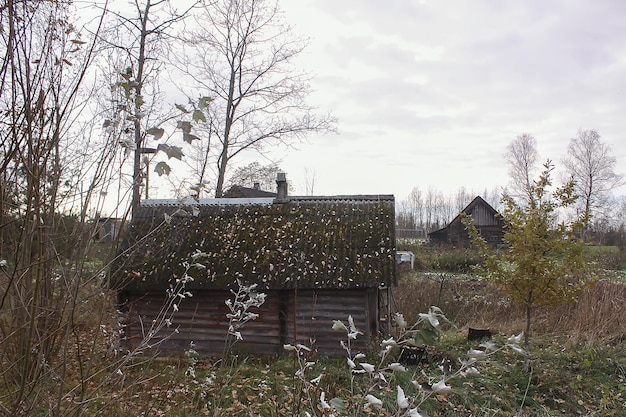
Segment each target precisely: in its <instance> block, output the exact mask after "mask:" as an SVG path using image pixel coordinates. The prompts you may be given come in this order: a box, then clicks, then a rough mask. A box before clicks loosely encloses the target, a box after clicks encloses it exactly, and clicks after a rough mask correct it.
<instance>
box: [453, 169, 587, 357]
mask: <svg viewBox="0 0 626 417" xmlns="http://www.w3.org/2000/svg"><path fill="white" fill-rule="evenodd" d="M553 169H554V166H553V165H552V163H551V162H550V161H547V162H546V163H545V164H544V170H543V172H542V173H541V175H540V176H539V179H538V180H536V181H534V182H533V184H532V185H531V186H530V190H529V191H530V192H529V193H528V198H527V199H526V201H525V202H524V204H519V203H517V202H516V201H515V200H514V199H513V198H512V197H511V196H509V195H507V194H504V195H503V197H502V203H503V206H504V209H503V212H502V213H501V216H502V217H503V219H504V222H505V234H504V243H505V244H506V246H507V248H506V249H502V250H497V251H491V250H490V249H489V247H488V245H487V243H486V242H485V241H484V240H483V239H482V238H481V237H480V234H479V232H478V230H477V229H476V227H475V226H474V224H473V223H472V220H471V219H472V218H471V217H469V216H466V217H464V220H463V221H464V224H465V225H466V226H467V229H468V233H469V235H470V237H471V238H472V241H473V242H474V243H475V244H476V245H477V246H478V247H479V249H480V250H481V252H482V254H483V256H484V259H485V262H484V264H483V265H482V266H481V267H479V269H478V272H479V273H480V275H482V276H484V277H485V278H486V279H487V280H488V281H489V282H491V283H493V284H495V285H496V286H498V287H499V288H501V289H502V290H504V291H505V292H506V293H507V294H508V295H509V296H510V297H511V300H512V301H513V302H514V303H515V304H517V305H521V306H522V307H524V309H525V314H526V330H525V333H524V344H525V349H526V352H528V351H529V338H530V333H531V319H532V312H533V309H534V308H535V307H538V306H555V305H558V304H561V303H564V302H568V301H571V300H573V299H575V297H576V296H577V295H578V294H579V293H580V292H581V291H582V290H583V289H585V288H587V287H588V286H590V285H591V284H592V283H593V281H594V280H595V275H594V274H593V272H592V271H591V270H590V268H589V266H588V265H589V264H588V262H587V260H586V256H585V247H584V242H583V240H582V239H581V238H580V235H581V231H582V227H583V225H584V223H585V220H586V219H585V218H584V216H581V217H579V218H577V219H575V220H573V221H563V220H559V213H560V211H561V209H562V208H567V207H569V206H571V205H572V204H574V203H575V202H576V199H577V196H576V195H575V194H574V185H575V184H574V181H573V180H570V181H568V182H567V183H566V184H565V185H563V186H562V187H559V188H557V189H555V190H554V191H552V192H550V191H549V188H550V187H551V186H552V180H551V178H550V175H551V173H552V171H553ZM527 365H528V363H527Z"/></svg>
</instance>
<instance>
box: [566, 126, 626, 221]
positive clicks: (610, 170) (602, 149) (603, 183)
mask: <svg viewBox="0 0 626 417" xmlns="http://www.w3.org/2000/svg"><path fill="white" fill-rule="evenodd" d="M563 163H564V165H565V168H566V169H567V172H568V174H569V175H571V176H572V177H573V178H574V181H575V183H576V185H575V189H576V193H577V194H578V195H579V196H580V200H579V202H578V204H577V208H578V212H579V214H581V215H582V216H584V219H585V230H586V229H587V228H588V227H589V224H590V221H591V219H592V216H594V215H599V214H600V212H601V210H602V209H603V208H604V207H605V206H606V203H607V198H608V197H609V196H610V193H611V191H613V190H614V189H615V188H617V187H618V186H620V185H621V184H622V176H621V175H618V174H616V173H615V164H616V163H617V160H616V159H615V157H614V156H613V155H612V154H611V148H610V146H608V145H607V144H605V143H602V142H601V141H600V135H599V134H598V132H597V131H595V130H579V131H578V135H577V136H576V138H573V139H572V140H571V141H570V143H569V146H568V147H567V156H566V157H565V159H564V160H563Z"/></svg>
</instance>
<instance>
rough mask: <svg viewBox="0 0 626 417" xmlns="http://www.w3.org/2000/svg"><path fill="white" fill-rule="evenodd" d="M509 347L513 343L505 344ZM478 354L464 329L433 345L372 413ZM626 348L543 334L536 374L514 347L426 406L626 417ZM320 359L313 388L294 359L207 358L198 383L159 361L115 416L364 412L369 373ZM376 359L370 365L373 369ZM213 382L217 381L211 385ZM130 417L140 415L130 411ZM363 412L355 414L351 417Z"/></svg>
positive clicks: (388, 387) (181, 364) (440, 411)
mask: <svg viewBox="0 0 626 417" xmlns="http://www.w3.org/2000/svg"><path fill="white" fill-rule="evenodd" d="M495 341H496V342H497V343H500V344H503V343H504V342H505V337H504V336H499V337H498V336H497V337H496V338H495ZM471 347H474V348H475V347H477V343H476V342H469V341H467V340H466V338H465V336H464V335H463V334H461V333H459V332H452V333H447V334H446V335H445V336H444V337H443V338H442V340H441V341H440V343H439V344H438V345H437V346H435V347H433V348H429V359H430V361H429V363H427V364H423V365H412V366H407V367H406V368H407V371H406V372H395V373H390V372H386V373H385V376H386V379H387V381H388V384H383V386H382V387H380V388H375V389H374V390H373V391H372V393H373V394H375V395H376V396H377V397H378V398H380V399H382V400H383V402H384V407H385V410H386V412H388V413H391V414H385V410H382V411H379V410H376V409H374V408H364V409H363V412H362V415H394V414H393V413H395V412H396V405H395V401H396V399H395V397H396V389H395V387H396V386H397V385H400V386H402V387H403V388H404V391H405V394H406V395H407V396H408V397H413V396H419V395H420V394H419V392H418V391H417V389H416V388H415V387H414V385H413V384H412V381H418V382H420V383H425V382H428V377H427V376H431V377H433V378H434V379H433V380H434V381H436V380H438V378H439V376H440V375H441V374H442V371H441V369H440V368H439V365H440V364H441V363H442V361H446V360H447V361H450V363H451V365H452V368H453V369H454V368H456V367H458V359H459V358H463V357H465V354H466V352H467V350H468V349H469V348H471ZM625 348H626V345H625V344H621V345H614V346H607V347H604V348H598V347H593V348H592V347H588V346H584V345H577V344H572V343H571V342H570V341H569V339H568V338H566V337H562V336H555V335H552V336H549V335H542V336H539V337H537V338H535V340H533V348H532V372H531V373H527V372H526V371H525V370H524V367H523V358H522V357H521V356H520V355H519V354H517V353H515V352H512V351H510V350H503V351H500V352H497V353H496V354H494V356H492V357H491V358H490V360H489V361H488V362H487V363H483V364H480V365H478V366H477V367H478V368H479V370H480V375H476V376H467V377H459V378H457V379H453V380H451V381H450V382H449V384H450V385H451V386H452V387H453V391H452V393H450V394H445V395H432V396H430V397H429V398H428V399H426V401H424V402H423V403H422V404H421V406H420V409H421V410H422V411H425V412H426V413H427V414H428V415H429V416H431V417H436V416H469V415H471V416H514V415H525V416H572V415H589V416H591V415H602V416H620V415H622V416H623V415H625V414H624V410H626V353H625ZM309 359H310V360H311V361H315V362H316V363H315V365H314V366H312V367H311V368H310V369H308V370H307V372H306V379H307V380H308V379H312V378H314V377H316V376H318V375H319V374H323V376H322V379H321V382H320V384H319V386H317V387H309V388H308V389H303V384H302V383H301V381H300V380H299V379H298V378H296V377H295V376H294V374H295V372H296V370H297V363H296V361H295V360H294V358H292V357H268V356H265V357H247V358H245V360H240V361H239V363H236V364H235V365H233V366H231V367H226V368H221V367H219V366H218V364H216V363H215V362H212V361H209V360H206V361H200V362H199V363H197V364H196V366H195V370H196V375H195V378H192V377H190V376H185V370H186V369H187V363H186V362H185V360H183V359H181V360H172V361H168V362H164V361H159V362H154V363H152V364H150V366H146V367H141V368H137V369H135V370H133V371H132V372H133V373H132V374H128V375H127V376H126V378H127V380H128V378H132V377H133V376H134V375H136V376H137V378H142V379H144V380H147V381H146V382H145V383H144V384H142V385H141V386H137V387H135V388H134V389H133V390H132V391H130V392H127V393H126V394H125V397H126V398H125V399H123V400H122V401H120V402H119V403H118V404H117V406H116V407H115V409H114V410H111V413H110V414H109V415H120V416H122V415H130V414H132V415H168V416H179V417H183V416H198V415H213V416H232V415H262V416H292V415H305V412H307V411H308V412H309V413H310V414H311V415H322V413H321V409H320V408H319V395H320V393H321V391H324V392H325V393H326V399H327V401H330V399H331V398H334V397H338V398H341V399H342V400H343V401H344V402H345V404H346V405H347V407H348V409H347V410H346V411H350V412H355V411H356V410H357V409H358V406H359V405H361V404H363V403H364V402H365V401H364V400H363V394H364V390H365V389H366V386H367V385H368V383H369V377H368V375H356V376H355V378H354V384H355V385H354V388H353V389H351V375H350V372H349V370H348V367H347V363H346V359H345V358H324V357H315V356H312V357H311V358H309ZM375 359H376V357H375V355H374V356H372V357H369V358H368V359H367V360H368V361H370V362H373V361H374V360H375ZM207 378H209V379H208V380H207ZM129 413H130V414H129ZM347 415H353V414H347Z"/></svg>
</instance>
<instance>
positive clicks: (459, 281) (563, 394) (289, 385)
mask: <svg viewBox="0 0 626 417" xmlns="http://www.w3.org/2000/svg"><path fill="white" fill-rule="evenodd" d="M420 250H421V249H420ZM609 253H610V254H611V256H612V257H611V260H612V261H613V262H614V263H613V264H612V265H613V266H614V265H622V264H623V260H622V257H621V253H620V252H614V251H612V252H609ZM616 254H617V255H616ZM420 255H423V256H419V259H418V262H417V263H418V265H419V266H420V267H421V268H422V269H423V270H425V269H428V270H431V271H432V270H433V269H434V268H433V266H441V265H442V264H445V265H446V266H454V265H460V266H461V267H460V268H458V269H459V270H461V272H462V270H463V268H466V266H467V265H469V264H471V263H472V262H474V259H475V257H474V255H473V254H472V253H471V252H465V251H458V252H456V253H437V252H434V251H430V252H427V253H425V254H420ZM618 255H619V256H618ZM452 269H454V268H452ZM620 274H621V275H620ZM92 300H96V298H92ZM103 302H104V301H103ZM432 305H436V306H439V307H440V308H441V309H442V310H443V312H444V313H445V315H446V316H447V317H448V318H449V319H450V320H451V321H452V322H453V323H454V324H455V326H451V325H448V326H447V327H446V328H445V332H444V333H443V334H442V335H441V338H440V339H439V340H438V341H437V342H436V343H435V344H434V345H433V346H431V347H428V348H427V355H426V356H427V358H426V360H424V361H421V362H420V363H417V364H407V363H404V362H403V363H404V367H405V369H406V370H405V371H395V372H392V371H390V370H389V369H384V368H385V367H384V365H383V366H381V367H380V369H378V366H377V364H378V363H379V362H380V359H381V358H380V356H379V355H378V353H379V351H380V346H373V347H372V351H371V352H368V354H367V357H365V358H363V359H360V360H359V361H356V362H357V365H356V367H355V369H356V370H359V371H364V372H363V373H362V374H353V373H352V372H351V371H350V368H349V366H348V361H347V360H346V358H345V357H342V358H325V357H319V356H316V355H315V354H314V353H309V352H307V351H306V350H302V353H303V354H302V355H301V356H296V355H294V354H293V353H292V354H291V355H290V354H289V353H288V352H285V354H284V355H279V356H263V357H255V356H248V355H246V356H244V355H242V356H231V357H228V358H225V360H224V361H222V360H221V359H219V358H197V357H196V356H195V355H193V353H192V352H191V351H188V352H181V355H180V357H177V358H168V359H163V358H161V359H154V358H153V357H148V356H146V357H145V359H144V360H141V358H138V359H136V360H135V361H134V362H133V363H132V364H130V365H129V366H126V365H125V366H123V369H120V370H119V374H118V373H117V372H115V370H116V367H117V365H115V366H113V368H111V366H112V365H111V364H112V363H115V361H116V359H115V356H114V354H115V352H114V351H112V350H111V349H110V340H113V339H111V338H110V337H104V336H102V335H100V336H99V338H98V337H97V335H99V334H100V333H102V329H103V325H102V324H101V320H96V319H97V317H94V312H95V311H98V310H97V309H96V308H95V307H94V306H92V305H91V304H86V305H85V306H84V307H81V309H79V310H80V311H79V312H82V311H83V310H85V311H84V314H83V313H81V314H82V315H81V317H83V316H84V317H83V319H82V321H80V322H77V323H78V324H79V326H77V328H86V329H92V330H93V332H91V333H88V332H86V331H85V332H83V334H82V339H81V344H80V345H81V347H82V348H84V349H85V352H86V353H87V351H88V352H91V353H90V356H89V358H93V362H94V363H93V366H94V367H96V368H99V367H101V368H103V369H106V372H108V374H107V373H103V374H102V377H100V374H96V376H95V377H94V378H93V379H91V378H89V379H85V380H84V381H83V382H80V381H81V380H80V379H79V373H80V372H83V369H82V368H80V367H78V366H74V365H73V363H74V362H71V361H70V362H68V367H69V368H71V369H70V371H71V372H69V375H70V377H71V375H72V372H73V373H75V374H76V377H75V379H76V381H72V380H67V381H63V382H61V383H63V384H67V385H68V386H70V387H71V386H73V384H76V385H78V386H81V389H84V390H86V391H89V392H90V393H92V394H93V395H90V396H89V400H88V401H87V400H85V401H84V404H85V407H86V409H87V412H86V413H85V415H106V416H173V417H188V416H203V415H207V416H306V415H311V416H330V415H332V414H334V415H336V416H365V415H377V416H402V415H407V412H408V410H409V409H410V408H413V407H418V406H419V410H420V412H421V413H422V414H421V415H424V416H426V415H428V416H430V417H437V416H626V324H625V323H624V317H626V280H624V278H623V272H621V273H620V272H619V270H618V271H617V272H615V270H612V271H606V273H605V276H604V278H603V279H602V280H600V281H599V282H598V283H597V284H596V285H595V286H594V287H593V288H591V289H589V290H588V291H586V292H585V293H583V294H582V295H581V296H580V297H579V299H578V300H577V301H576V302H573V303H570V304H566V305H563V306H559V307H557V308H552V309H543V310H537V311H535V312H534V319H533V331H534V333H533V334H532V342H531V343H532V345H531V365H532V366H531V368H532V369H531V372H530V373H529V372H526V370H525V367H524V362H525V361H524V357H523V356H521V355H520V354H519V353H516V352H515V351H513V350H512V349H509V348H506V349H502V350H500V351H497V352H496V353H493V354H492V355H491V356H489V358H488V359H487V360H481V361H480V363H477V364H476V365H475V366H476V368H477V369H478V371H479V374H466V375H464V376H463V375H456V376H455V377H453V378H451V379H446V383H447V384H448V385H449V386H450V387H451V392H449V393H442V392H439V393H436V392H432V391H430V392H429V391H427V390H425V388H426V389H427V388H428V387H429V386H431V387H432V385H433V384H434V383H436V382H438V381H440V380H441V378H442V375H443V374H444V371H445V372H446V375H447V376H448V377H449V376H450V375H452V374H454V373H455V372H456V371H458V370H459V368H460V366H461V360H464V359H466V358H467V353H468V351H469V350H470V349H477V348H479V343H480V342H477V341H468V340H467V332H468V329H469V328H470V327H472V328H479V329H489V330H490V331H491V333H492V334H493V338H492V341H493V342H494V343H495V344H497V345H498V346H500V347H501V346H504V345H505V344H506V343H507V339H508V337H509V336H510V335H513V334H518V333H519V332H520V331H521V329H523V328H524V325H525V323H524V316H523V312H522V311H521V310H519V309H518V308H516V307H515V306H512V305H511V303H510V302H509V300H508V299H507V298H506V297H504V296H503V295H502V294H500V293H499V292H498V291H496V290H495V289H494V288H491V287H490V286H489V285H487V284H485V283H484V282H482V281H480V280H478V279H476V278H475V277H473V276H471V275H469V274H463V273H459V271H458V270H457V271H456V272H448V271H444V270H442V269H438V270H435V272H428V273H427V272H424V271H408V270H406V269H402V268H401V270H400V274H399V280H398V287H397V288H396V290H395V307H396V310H397V311H399V312H401V313H403V315H404V317H405V318H406V319H407V321H409V322H411V321H414V320H415V319H417V318H418V317H419V313H424V312H426V311H428V309H429V307H430V306H432ZM107 306H109V307H110V305H109V304H107ZM337 319H340V320H344V321H346V317H337ZM90 320H92V321H93V320H95V322H94V323H91V321H90ZM99 323H100V324H99ZM114 324H115V323H113V324H111V326H109V325H108V324H107V327H106V328H107V329H108V328H109V327H111V329H110V330H111V331H109V332H108V333H107V334H109V333H110V334H114V333H112V330H114ZM94 329H95V330H94ZM242 333H243V337H244V338H245V337H246V334H245V328H244V329H243V332H242ZM77 337H78V335H77ZM83 339H84V340H83ZM97 340H100V342H96V341H97ZM91 341H94V343H93V346H91ZM87 342H89V346H87ZM87 348H89V349H87ZM481 349H483V350H484V348H481ZM92 351H93V352H92ZM79 353H80V352H76V353H74V354H71V355H70V357H71V356H72V355H74V356H77V355H79ZM86 353H84V354H82V355H86ZM185 353H186V354H185ZM398 354H399V352H398V350H397V348H396V349H394V350H392V351H391V353H390V354H389V357H388V358H387V360H386V361H385V363H386V364H388V363H391V362H395V361H398V360H399V358H398ZM146 355H150V352H149V351H147V352H146ZM85 357H86V356H85ZM90 360H91V359H90ZM98 361H100V362H101V363H100V362H98ZM87 362H89V361H87V360H83V361H82V362H81V363H82V364H83V365H84V364H85V363H87ZM359 362H367V363H371V364H373V365H375V366H376V367H377V370H376V371H374V372H372V373H371V374H370V373H368V372H366V371H365V370H364V368H363V367H361V366H360V365H358V363H359ZM89 363H91V362H89ZM109 368H110V369H109ZM379 371H380V374H382V375H383V376H384V378H385V381H383V380H381V379H380V378H379V379H376V377H377V376H379V375H380V374H379ZM109 374H113V376H112V377H106V378H105V376H106V375H109ZM319 375H322V376H321V378H320V380H319V382H318V383H316V384H314V383H311V382H310V381H311V380H312V379H314V378H316V377H318V376H319ZM70 379H71V378H70ZM414 382H415V383H414ZM56 383H59V382H55V384H56ZM398 386H400V387H401V388H402V390H403V392H404V394H405V396H406V398H407V400H408V401H409V402H410V404H409V408H404V409H398V404H397V395H398V389H397V387H398ZM418 386H419V387H421V389H420V388H418ZM51 388H53V387H52V386H51ZM51 391H52V390H51ZM322 393H324V397H325V402H322V401H321V398H320V397H321V395H322ZM367 394H371V395H374V396H376V398H378V399H380V400H381V402H382V404H381V407H380V408H378V407H376V406H374V405H367V404H368V401H367V400H366V395H367ZM3 395H5V393H0V398H4V397H2V396H3ZM7 395H11V394H7ZM67 398H69V399H67V404H68V406H67V409H68V410H71V409H72V407H74V408H76V407H77V406H78V401H79V399H77V398H75V397H74V398H73V397H71V396H70V395H68V396H67ZM72 398H73V399H72ZM333 399H335V400H334V402H333V401H332V400H333ZM63 401H66V399H63ZM39 402H41V403H42V407H41V410H34V414H33V413H31V414H29V415H42V416H47V415H51V414H50V413H47V412H46V410H47V409H46V406H45V402H44V401H42V400H40V401H39ZM325 403H329V404H332V406H333V407H335V408H333V409H325V408H324V407H323V404H325ZM340 406H341V407H340ZM342 407H343V408H342ZM35 411H36V412H35ZM0 414H1V412H0ZM67 415H74V414H72V413H71V412H68V413H67Z"/></svg>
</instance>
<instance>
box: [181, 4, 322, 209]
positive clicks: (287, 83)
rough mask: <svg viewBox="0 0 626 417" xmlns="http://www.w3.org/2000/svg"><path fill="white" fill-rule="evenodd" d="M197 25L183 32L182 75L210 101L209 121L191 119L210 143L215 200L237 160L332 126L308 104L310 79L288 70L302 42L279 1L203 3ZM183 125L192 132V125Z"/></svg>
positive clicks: (194, 117)
mask: <svg viewBox="0 0 626 417" xmlns="http://www.w3.org/2000/svg"><path fill="white" fill-rule="evenodd" d="M195 20H196V27H197V28H200V29H196V30H191V31H189V33H188V36H187V38H188V42H187V49H186V50H185V51H186V52H187V56H186V58H184V59H181V61H183V64H181V69H182V71H183V72H184V74H185V75H187V76H190V77H191V78H192V79H193V85H192V86H191V87H190V88H193V90H194V91H197V90H200V91H202V95H205V96H210V97H211V98H212V99H213V101H212V102H211V104H210V105H209V106H207V107H206V109H204V110H205V114H206V116H200V114H199V113H198V112H196V111H194V112H193V114H192V118H193V122H195V123H196V124H197V125H199V126H198V129H199V130H198V131H202V130H201V129H203V130H204V134H205V135H206V136H207V137H210V138H211V143H207V147H209V148H210V149H208V150H207V152H206V153H205V157H207V158H212V161H213V163H214V164H215V172H216V175H217V177H216V181H215V196H216V197H220V196H221V195H222V192H223V187H224V184H225V181H226V175H227V170H228V167H229V164H230V162H231V160H232V159H233V158H235V157H236V156H237V155H239V154H241V153H243V152H244V151H257V152H262V151H263V150H264V148H266V147H267V146H273V145H278V144H282V145H287V146H289V145H293V144H294V141H295V140H297V139H303V138H304V137H305V136H306V135H307V134H309V133H311V132H320V131H328V130H332V128H333V123H334V120H333V119H332V118H331V117H329V116H322V117H318V116H316V115H315V114H314V109H313V108H312V107H310V106H308V105H307V104H306V103H305V98H306V96H307V95H308V93H309V84H308V78H307V77H306V75H305V74H302V73H298V72H296V71H295V70H293V68H292V67H291V65H292V64H293V61H294V58H295V57H296V56H298V55H299V54H300V53H301V52H302V51H303V50H304V47H305V42H304V41H302V40H301V39H299V38H296V37H295V36H294V35H293V34H292V31H291V28H290V27H289V26H286V25H285V24H284V23H283V18H282V14H281V12H280V11H279V9H278V5H277V2H275V1H273V0H217V1H214V2H207V3H206V4H204V5H203V7H202V9H201V12H200V13H198V14H196V15H195ZM193 101H195V98H194V100H193ZM196 110H200V109H196ZM179 126H180V125H179ZM183 127H184V129H183V132H184V133H187V134H189V125H183ZM185 129H186V130H187V131H186V132H185Z"/></svg>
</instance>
